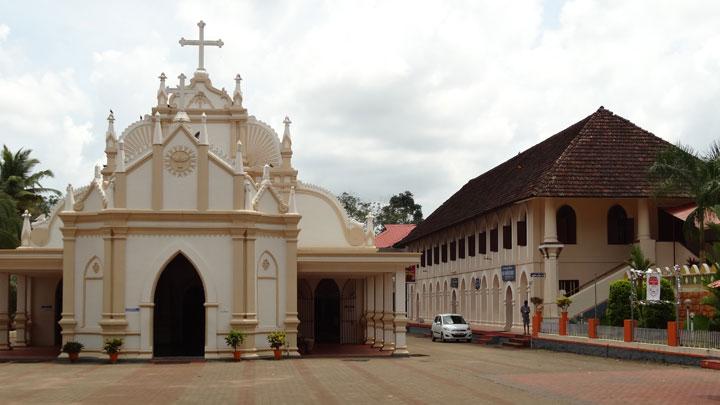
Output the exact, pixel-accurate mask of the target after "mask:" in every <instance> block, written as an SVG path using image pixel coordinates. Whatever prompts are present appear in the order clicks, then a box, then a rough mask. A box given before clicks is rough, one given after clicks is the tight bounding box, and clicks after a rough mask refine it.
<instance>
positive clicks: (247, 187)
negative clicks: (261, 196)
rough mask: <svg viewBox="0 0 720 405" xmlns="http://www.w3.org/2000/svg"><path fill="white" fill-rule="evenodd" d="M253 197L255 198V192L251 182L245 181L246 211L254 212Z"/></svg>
mask: <svg viewBox="0 0 720 405" xmlns="http://www.w3.org/2000/svg"><path fill="white" fill-rule="evenodd" d="M253 197H255V190H254V189H253V187H252V186H251V185H250V182H249V181H248V180H245V209H246V210H248V211H253V210H254V209H253V203H252V201H253Z"/></svg>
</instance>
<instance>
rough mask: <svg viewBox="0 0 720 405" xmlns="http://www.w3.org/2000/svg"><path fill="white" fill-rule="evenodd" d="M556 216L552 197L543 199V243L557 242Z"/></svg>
mask: <svg viewBox="0 0 720 405" xmlns="http://www.w3.org/2000/svg"><path fill="white" fill-rule="evenodd" d="M556 221H557V217H556V214H555V203H554V201H553V200H552V199H550V198H546V199H545V221H544V232H543V243H557V241H558V238H557V222H556Z"/></svg>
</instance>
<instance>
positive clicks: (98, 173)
mask: <svg viewBox="0 0 720 405" xmlns="http://www.w3.org/2000/svg"><path fill="white" fill-rule="evenodd" d="M101 170H102V168H101V167H100V165H98V164H96V165H95V181H98V180H100V179H101V178H102V173H101Z"/></svg>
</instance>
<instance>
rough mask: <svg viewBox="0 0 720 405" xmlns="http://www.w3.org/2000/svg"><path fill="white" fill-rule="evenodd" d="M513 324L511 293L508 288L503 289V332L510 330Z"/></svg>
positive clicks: (510, 289)
mask: <svg viewBox="0 0 720 405" xmlns="http://www.w3.org/2000/svg"><path fill="white" fill-rule="evenodd" d="M512 324H513V293H512V288H510V286H508V287H507V288H506V289H505V330H510V329H511V328H512Z"/></svg>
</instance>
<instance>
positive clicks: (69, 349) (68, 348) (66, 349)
mask: <svg viewBox="0 0 720 405" xmlns="http://www.w3.org/2000/svg"><path fill="white" fill-rule="evenodd" d="M84 347H85V346H83V344H82V343H80V342H73V341H69V342H65V344H64V345H63V347H62V351H63V353H68V354H69V353H80V351H81V350H82V349H83V348H84Z"/></svg>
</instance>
